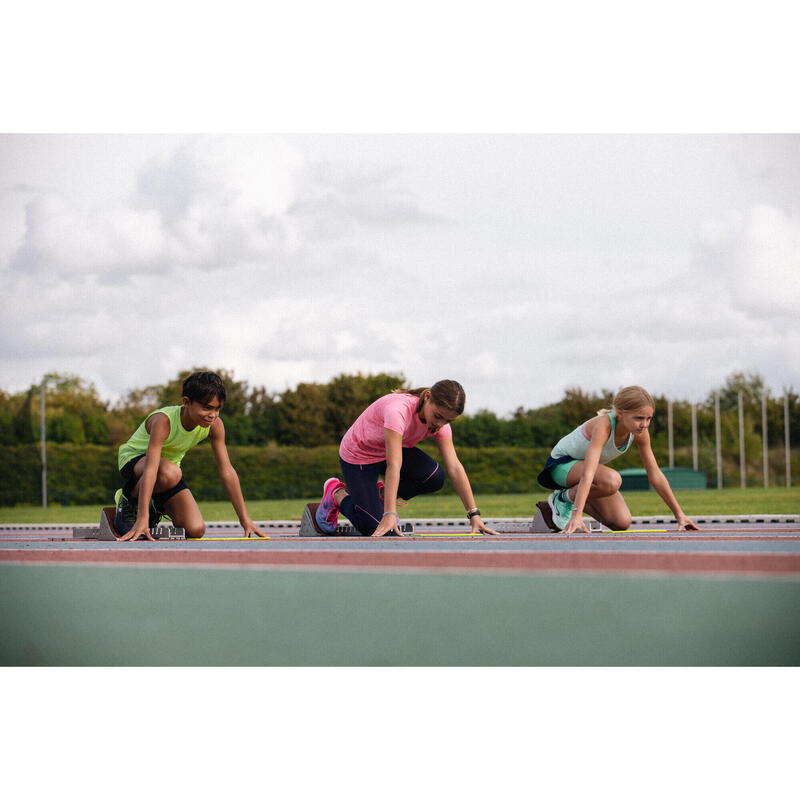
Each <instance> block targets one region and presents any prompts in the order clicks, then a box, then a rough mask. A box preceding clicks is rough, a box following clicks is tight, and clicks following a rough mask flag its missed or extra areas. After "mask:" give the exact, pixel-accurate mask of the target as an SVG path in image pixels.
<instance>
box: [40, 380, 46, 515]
mask: <svg viewBox="0 0 800 800" xmlns="http://www.w3.org/2000/svg"><path fill="white" fill-rule="evenodd" d="M46 384H47V378H42V392H41V428H40V430H41V436H40V438H41V441H42V508H47V443H46V442H45V429H46V426H45V417H44V392H45V385H46Z"/></svg>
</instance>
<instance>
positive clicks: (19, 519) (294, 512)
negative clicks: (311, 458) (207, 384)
mask: <svg viewBox="0 0 800 800" xmlns="http://www.w3.org/2000/svg"><path fill="white" fill-rule="evenodd" d="M675 494H676V496H677V498H678V502H679V503H680V504H681V507H682V508H683V510H684V511H685V512H686V513H687V514H688V515H689V516H690V517H691V516H692V515H699V514H708V515H711V514H715V515H716V514H800V486H790V487H788V488H787V487H785V486H781V487H775V488H770V489H762V488H748V489H706V490H704V491H699V490H687V491H682V492H676V493H675ZM546 497H547V492H545V491H542V492H541V493H532V494H484V495H479V496H478V497H477V502H478V504H479V506H480V508H481V512H482V513H483V516H484V517H486V518H488V517H532V516H533V512H534V508H535V505H536V503H537V502H538V501H539V500H544V499H545V498H546ZM318 500H319V497H308V498H306V499H295V500H253V501H250V502H248V504H247V508H248V511H249V512H250V516H251V517H252V518H253V519H254V520H277V519H296V520H299V519H300V516H301V515H302V513H303V508H304V507H305V504H306V503H311V502H316V501H318ZM625 500H626V501H627V503H628V507H629V508H630V510H631V512H632V514H633V515H634V516H644V515H650V514H665V513H668V509H667V508H666V506H665V505H664V503H663V502H662V501H661V498H660V497H659V496H658V495H657V494H656V493H655V492H653V491H648V492H627V493H626V494H625ZM109 503H110V504H111V503H113V500H112V499H111V498H109ZM200 509H201V511H202V512H203V516H204V517H205V518H206V520H208V521H209V522H220V521H228V520H235V519H236V515H235V514H234V512H233V508H232V507H231V505H230V503H226V502H220V503H200ZM463 513H464V509H463V508H462V506H461V502H460V501H459V499H458V497H456V496H455V495H435V496H430V497H417V498H415V499H414V500H412V501H411V503H409V505H408V507H407V508H401V509H400V516H401V517H406V518H410V517H434V518H436V517H460V516H461V515H462V514H463ZM98 518H99V506H49V507H48V508H40V507H36V506H17V507H14V508H0V524H6V525H8V524H37V523H70V524H78V523H96V522H97V520H98Z"/></svg>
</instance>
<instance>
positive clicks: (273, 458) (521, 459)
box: [0, 443, 548, 505]
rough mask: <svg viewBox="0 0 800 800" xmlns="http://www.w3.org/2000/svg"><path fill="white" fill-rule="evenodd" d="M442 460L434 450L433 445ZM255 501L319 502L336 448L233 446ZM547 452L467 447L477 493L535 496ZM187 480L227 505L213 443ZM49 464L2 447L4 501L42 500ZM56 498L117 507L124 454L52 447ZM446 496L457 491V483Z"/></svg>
mask: <svg viewBox="0 0 800 800" xmlns="http://www.w3.org/2000/svg"><path fill="white" fill-rule="evenodd" d="M425 449H426V451H427V452H429V453H430V454H431V455H433V456H434V457H436V449H435V447H433V446H427V445H426V446H425ZM228 451H229V453H230V457H231V461H232V462H233V465H234V467H235V468H236V471H237V473H238V474H239V480H240V482H241V484H242V489H243V491H244V495H245V498H246V499H248V500H262V499H278V498H293V497H314V496H315V495H317V494H319V492H320V490H321V488H322V484H323V483H324V482H325V480H326V479H327V478H329V477H331V475H337V474H338V473H339V456H338V447H337V446H336V445H326V446H324V447H309V448H306V447H281V446H277V445H272V446H268V447H236V446H232V447H229V448H228ZM547 452H548V451H547V450H546V449H544V448H542V449H538V450H532V449H523V448H516V447H497V448H469V447H464V448H460V449H459V457H460V458H461V461H462V463H463V464H464V467H465V468H466V470H467V474H468V475H469V477H470V481H471V482H472V485H473V488H474V490H475V492H476V493H485V492H492V493H500V494H502V493H509V492H528V491H532V490H534V489H535V488H536V475H537V473H538V471H539V469H540V468H541V466H540V465H541V464H542V463H544V460H545V458H546V457H547ZM183 470H184V475H185V478H186V481H187V483H188V484H189V486H190V487H191V488H192V491H193V493H194V495H195V497H197V499H198V500H225V499H226V497H227V496H226V494H225V490H224V489H223V487H222V484H221V483H220V480H219V476H218V474H217V469H216V464H215V463H214V457H213V454H212V453H211V448H210V446H209V445H208V444H207V443H203V444H202V445H200V446H199V447H197V448H195V449H194V450H192V451H190V452H189V453H187V455H186V457H185V459H184V461H183ZM41 474H42V466H41V459H40V453H39V446H38V445H36V444H28V445H12V446H5V447H0V486H2V489H0V503H2V504H3V505H18V504H35V505H38V504H39V503H40V502H41V497H42V495H41ZM47 478H48V479H47V487H48V491H47V494H48V500H49V502H51V503H53V504H61V505H83V504H92V503H98V504H103V503H111V502H112V501H113V497H114V492H115V491H116V490H117V489H118V488H119V473H118V472H117V456H116V450H115V449H114V448H112V447H103V446H101V445H75V444H51V445H48V448H47ZM443 491H445V492H448V493H450V492H452V491H453V489H452V487H451V486H450V484H449V482H448V483H447V484H446V485H445V489H444V490H443Z"/></svg>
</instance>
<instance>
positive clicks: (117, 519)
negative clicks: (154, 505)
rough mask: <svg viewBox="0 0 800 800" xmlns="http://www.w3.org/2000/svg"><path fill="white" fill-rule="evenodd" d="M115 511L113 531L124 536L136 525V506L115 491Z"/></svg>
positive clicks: (118, 490) (120, 491)
mask: <svg viewBox="0 0 800 800" xmlns="http://www.w3.org/2000/svg"><path fill="white" fill-rule="evenodd" d="M114 502H115V503H116V504H117V510H116V511H115V512H114V530H115V531H116V532H117V533H118V534H119V535H120V536H124V535H125V534H126V533H127V532H128V531H129V530H130V529H131V528H132V527H133V526H134V525H135V524H136V506H135V505H134V504H133V503H131V501H130V500H128V498H127V497H125V495H124V494H122V489H117V492H116V494H115V495H114Z"/></svg>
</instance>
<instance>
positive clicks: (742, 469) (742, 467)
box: [739, 392, 747, 489]
mask: <svg viewBox="0 0 800 800" xmlns="http://www.w3.org/2000/svg"><path fill="white" fill-rule="evenodd" d="M746 471H747V465H746V464H745V460H744V401H743V400H742V393H741V392H739V482H740V485H741V487H742V489H744V487H745V486H747V475H746Z"/></svg>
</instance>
